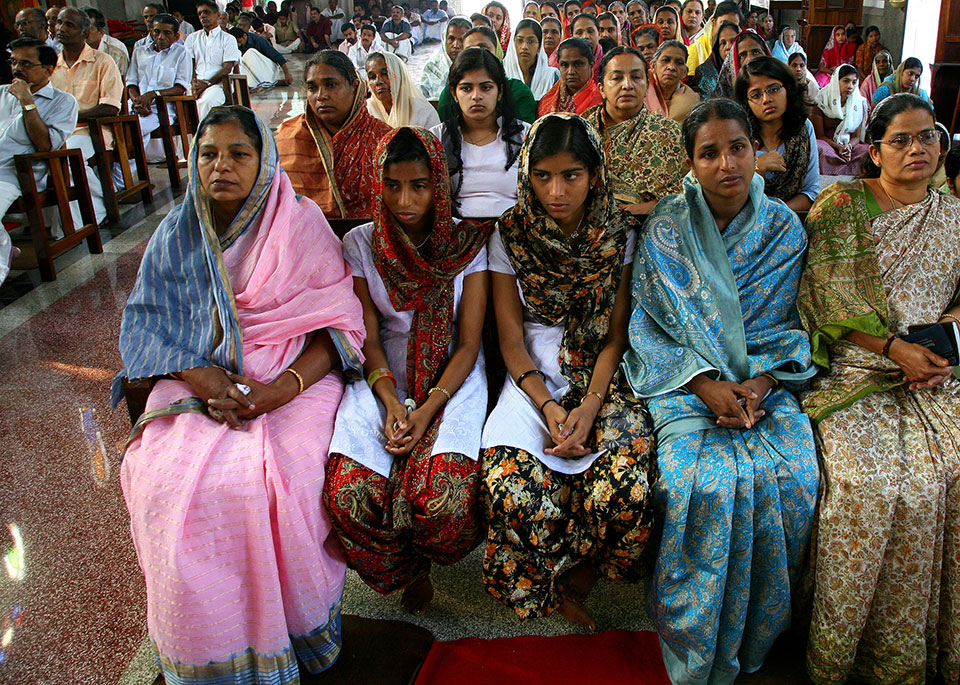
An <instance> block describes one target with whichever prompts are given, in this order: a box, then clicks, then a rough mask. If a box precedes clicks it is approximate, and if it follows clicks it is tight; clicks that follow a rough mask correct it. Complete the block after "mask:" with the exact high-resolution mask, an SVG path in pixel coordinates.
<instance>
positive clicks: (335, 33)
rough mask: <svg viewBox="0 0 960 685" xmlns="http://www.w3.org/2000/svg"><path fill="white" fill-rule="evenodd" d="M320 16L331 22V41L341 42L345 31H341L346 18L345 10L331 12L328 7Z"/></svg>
mask: <svg viewBox="0 0 960 685" xmlns="http://www.w3.org/2000/svg"><path fill="white" fill-rule="evenodd" d="M320 14H321V15H322V16H324V17H327V18H328V19H329V20H330V40H341V39H342V38H343V31H341V30H340V29H341V27H342V26H343V18H344V17H345V16H346V13H345V12H344V11H343V8H342V7H337V9H335V10H331V9H330V8H329V7H327V8H326V9H324V10H323V11H321V12H320ZM334 15H336V18H334Z"/></svg>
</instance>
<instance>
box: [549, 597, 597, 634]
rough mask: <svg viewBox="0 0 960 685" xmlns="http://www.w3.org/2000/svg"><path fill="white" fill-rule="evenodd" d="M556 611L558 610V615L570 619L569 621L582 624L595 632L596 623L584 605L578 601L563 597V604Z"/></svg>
mask: <svg viewBox="0 0 960 685" xmlns="http://www.w3.org/2000/svg"><path fill="white" fill-rule="evenodd" d="M557 611H559V612H560V615H561V616H563V617H564V618H565V619H567V620H568V621H570V623H576V624H577V625H579V626H583V627H584V628H586V629H587V630H589V631H590V632H591V633H595V632H597V623H596V621H594V620H593V617H592V616H591V615H590V614H589V613H587V609H586V607H584V606H583V605H582V604H581V603H580V602H576V601H574V600H572V599H565V600H564V601H563V604H561V605H560V606H559V607H558V608H557Z"/></svg>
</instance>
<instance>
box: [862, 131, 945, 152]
mask: <svg viewBox="0 0 960 685" xmlns="http://www.w3.org/2000/svg"><path fill="white" fill-rule="evenodd" d="M914 138H916V139H917V140H919V141H920V144H921V145H927V146H931V147H932V146H933V145H940V133H939V132H938V131H937V129H935V128H929V129H927V130H926V131H921V132H920V133H918V134H916V135H915V136H912V135H910V134H909V133H901V134H900V135H898V136H894V137H893V138H891V139H890V140H875V141H873V144H874V145H879V144H880V143H884V144H886V145H889V146H890V147H892V148H893V149H894V150H906V149H907V148H908V147H910V146H911V145H913V139H914Z"/></svg>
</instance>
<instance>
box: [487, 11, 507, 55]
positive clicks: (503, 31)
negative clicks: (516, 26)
mask: <svg viewBox="0 0 960 685" xmlns="http://www.w3.org/2000/svg"><path fill="white" fill-rule="evenodd" d="M490 5H496V7H497V9H499V10H500V11H502V12H503V23H502V24H501V25H500V30H499V31H497V36H498V37H499V38H500V47H501V48H502V49H503V51H504V53H506V51H507V48H509V47H510V13H509V12H507V8H506V6H504V5H503V4H502V3H500V2H496V3H494V2H488V3H487V4H486V5H484V7H483V16H487V10H488V9H490Z"/></svg>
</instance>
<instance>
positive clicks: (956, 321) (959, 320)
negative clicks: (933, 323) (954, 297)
mask: <svg viewBox="0 0 960 685" xmlns="http://www.w3.org/2000/svg"><path fill="white" fill-rule="evenodd" d="M944 319H953V320H954V322H955V323H956V324H957V325H958V326H960V319H958V318H957V317H955V316H954V315H953V314H944V315H943V316H941V317H940V320H941V321H943V320H944Z"/></svg>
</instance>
